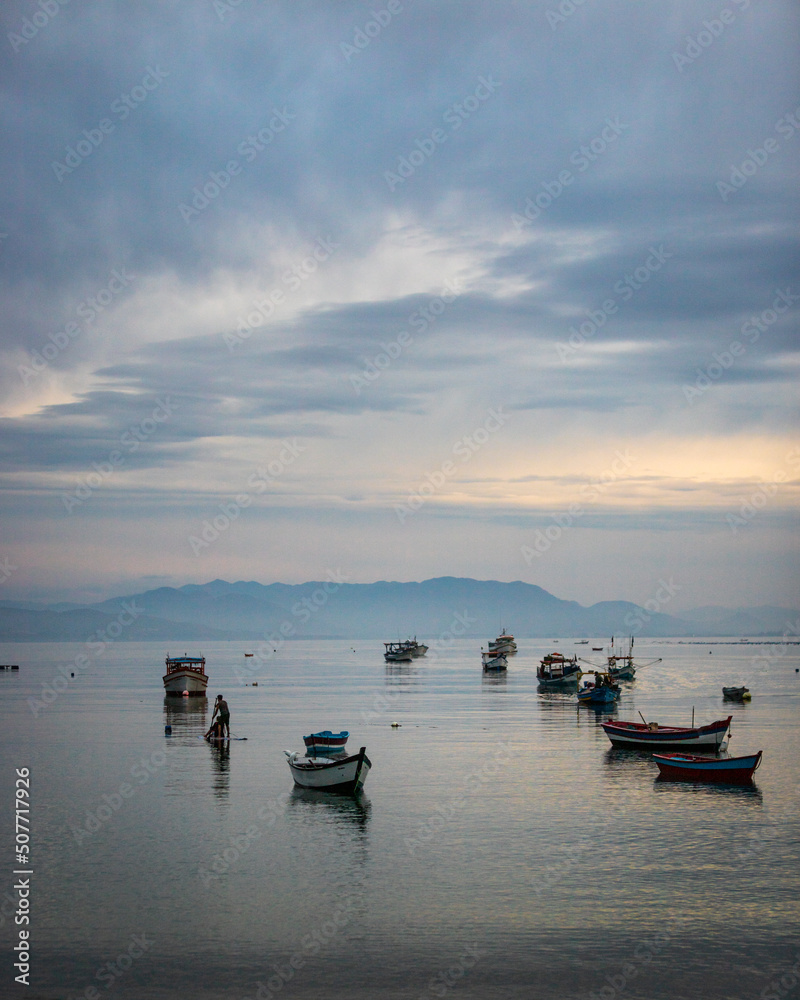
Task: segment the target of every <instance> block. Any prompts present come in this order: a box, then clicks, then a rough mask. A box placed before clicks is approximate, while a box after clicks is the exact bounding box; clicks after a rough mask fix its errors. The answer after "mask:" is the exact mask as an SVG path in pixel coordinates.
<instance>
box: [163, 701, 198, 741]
mask: <svg viewBox="0 0 800 1000" xmlns="http://www.w3.org/2000/svg"><path fill="white" fill-rule="evenodd" d="M207 710H208V698H206V696H205V695H203V697H202V698H174V697H169V696H168V695H165V696H164V727H165V730H166V727H167V726H169V727H170V728H171V730H172V732H171V736H172V738H173V739H175V738H176V737H177V738H178V739H180V738H181V737H183V738H189V737H191V739H194V738H195V736H197V735H198V733H199V734H200V735H202V734H203V733H204V732H205V731H206V712H207Z"/></svg>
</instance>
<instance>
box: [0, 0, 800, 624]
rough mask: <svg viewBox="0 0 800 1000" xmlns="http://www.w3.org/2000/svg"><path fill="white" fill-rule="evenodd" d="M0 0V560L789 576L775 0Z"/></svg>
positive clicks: (752, 596) (782, 70)
mask: <svg viewBox="0 0 800 1000" xmlns="http://www.w3.org/2000/svg"><path fill="white" fill-rule="evenodd" d="M0 21H1V22H2V34H1V37H0V46H2V52H3V55H2V59H0V81H1V85H2V103H1V104H0V116H1V118H2V134H3V143H2V149H1V150H0V156H2V171H3V178H4V183H3V185H2V188H0V289H1V290H2V298H3V303H2V306H3V307H2V321H1V322H2V368H1V370H0V385H1V386H2V398H0V470H1V474H0V504H1V505H2V506H0V512H1V516H2V537H1V538H0V578H1V581H2V586H0V598H2V599H5V600H35V601H98V600H102V599H104V598H106V597H109V596H114V595H120V594H129V593H136V592H139V591H141V590H145V589H150V588H153V587H159V586H175V587H177V586H182V585H184V584H187V583H204V582H207V581H209V580H213V579H216V578H221V579H226V580H231V581H233V580H257V581H260V582H262V583H271V582H275V581H281V582H286V583H299V582H303V581H306V580H324V579H326V578H327V577H328V574H329V573H338V574H339V578H340V579H346V580H347V581H349V582H353V583H356V582H357V583H369V582H372V581H375V580H400V581H403V580H423V579H428V578H430V577H435V576H463V577H474V578H477V579H495V580H507V581H512V580H524V581H527V582H530V583H535V584H538V585H539V586H541V587H544V588H545V589H546V590H549V591H551V592H552V593H554V594H556V595H557V596H559V597H563V598H569V599H573V600H577V601H579V602H581V603H582V604H591V603H594V602H596V601H601V600H630V601H635V602H636V603H639V604H643V603H645V602H646V601H648V600H650V601H651V603H652V602H656V603H658V604H659V607H658V610H660V611H663V612H665V613H676V612H679V611H680V610H682V609H688V608H692V607H697V606H702V605H712V604H719V605H724V606H728V607H735V606H740V605H752V606H755V605H765V604H773V605H779V606H782V607H797V606H798V604H800V599H799V598H798V593H799V588H798V545H797V530H796V528H797V504H798V493H799V487H800V433H798V427H797V376H798V371H799V370H800V345H799V344H798V316H800V309H798V306H800V275H799V274H798V261H799V260H800V255H799V254H798V215H799V214H800V213H799V212H798V200H799V198H798V191H799V189H798V183H797V182H798V176H797V175H798V169H797V166H798V163H800V87H798V77H799V76H800V64H798V61H797V58H796V55H797V51H798V41H799V37H798V36H799V35H800V31H798V28H800V6H799V5H798V4H797V3H796V2H795V0H771V2H769V3H767V2H765V0H753V2H751V0H729V2H727V3H721V2H720V0H715V2H705V0H674V2H671V3H668V4H667V3H663V2H662V0H583V2H578V0H561V2H557V0H541V2H538V0H533V2H526V3H523V2H505V0H485V2H470V0H458V2H456V0H391V2H388V0H376V2H375V3H352V2H347V0H337V2H336V3H330V2H327V3H326V2H321V0H317V2H306V0H291V2H288V0H287V2H274V3H266V2H258V0H238V2H237V0H196V2H193V3H177V2H170V0H158V2H147V0H141V2H137V3H136V4H116V3H100V2H81V3H70V2H65V0H38V2H37V3H33V2H30V0H7V2H6V3H4V4H3V6H2V10H1V11H0ZM665 583H666V584H668V586H666V587H665V586H664V584H665Z"/></svg>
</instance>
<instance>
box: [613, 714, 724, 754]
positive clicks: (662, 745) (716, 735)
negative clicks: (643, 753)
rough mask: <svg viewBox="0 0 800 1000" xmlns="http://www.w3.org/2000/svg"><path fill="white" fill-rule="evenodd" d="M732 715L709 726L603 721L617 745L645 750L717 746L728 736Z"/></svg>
mask: <svg viewBox="0 0 800 1000" xmlns="http://www.w3.org/2000/svg"><path fill="white" fill-rule="evenodd" d="M732 718H733V716H732V715H729V716H728V718H727V719H719V720H718V721H717V722H711V723H709V725H707V726H660V725H659V724H658V723H657V722H647V723H643V722H619V721H614V722H603V723H601V725H602V726H603V729H604V730H605V734H606V736H607V737H608V738H609V739H610V740H611V742H612V743H613V744H614V746H615V747H638V748H639V749H642V750H684V749H686V748H688V747H691V748H692V749H695V748H696V749H698V750H700V749H708V750H717V749H718V748H719V746H720V744H721V743H722V741H723V740H724V739H725V734H726V733H727V732H728V729H729V727H730V724H731V719H732Z"/></svg>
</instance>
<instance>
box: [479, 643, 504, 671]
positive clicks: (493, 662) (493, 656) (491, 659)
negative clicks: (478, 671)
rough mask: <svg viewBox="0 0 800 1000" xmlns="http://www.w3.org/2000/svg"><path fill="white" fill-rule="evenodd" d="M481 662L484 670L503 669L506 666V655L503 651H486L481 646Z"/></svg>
mask: <svg viewBox="0 0 800 1000" xmlns="http://www.w3.org/2000/svg"><path fill="white" fill-rule="evenodd" d="M481 662H482V663H483V669H484V670H486V671H489V670H505V669H507V667H508V657H507V656H506V654H505V653H498V652H495V651H494V650H489V652H486V651H485V650H484V649H483V647H481Z"/></svg>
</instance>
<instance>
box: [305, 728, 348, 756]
mask: <svg viewBox="0 0 800 1000" xmlns="http://www.w3.org/2000/svg"><path fill="white" fill-rule="evenodd" d="M349 735H350V733H349V732H347V731H346V730H343V731H342V732H341V733H332V732H331V731H330V729H323V731H322V732H321V733H311V735H310V736H304V737H303V743H305V745H306V753H307V754H308V755H309V756H310V757H316V756H317V754H331V753H342V751H343V750H344V745H345V743H347V737H348V736H349Z"/></svg>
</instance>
